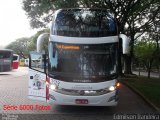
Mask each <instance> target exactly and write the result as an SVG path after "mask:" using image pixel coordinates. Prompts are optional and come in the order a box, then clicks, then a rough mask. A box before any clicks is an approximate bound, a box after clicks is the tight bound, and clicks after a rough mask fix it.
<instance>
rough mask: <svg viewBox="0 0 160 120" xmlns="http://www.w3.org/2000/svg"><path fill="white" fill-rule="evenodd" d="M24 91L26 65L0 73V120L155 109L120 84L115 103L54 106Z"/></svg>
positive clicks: (102, 119)
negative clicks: (33, 107)
mask: <svg viewBox="0 0 160 120" xmlns="http://www.w3.org/2000/svg"><path fill="white" fill-rule="evenodd" d="M27 92H28V68H26V67H20V68H19V69H18V70H15V71H12V72H7V73H0V113H1V115H0V120H1V118H2V120H5V119H4V118H5V117H6V116H7V115H12V114H13V115H14V116H12V117H16V120H75V119H76V120H106V119H115V115H119V114H120V115H125V114H136V115H137V114H151V113H155V111H154V110H153V108H151V107H150V106H149V105H148V104H147V103H146V102H145V101H143V100H142V99H141V98H140V97H139V96H138V95H136V94H135V93H134V92H132V91H131V90H130V89H129V88H128V87H126V86H124V85H121V88H120V91H119V104H118V105H117V106H116V107H84V106H83V107H82V106H55V105H51V104H48V103H45V102H40V101H34V100H30V99H28V98H27ZM7 105H10V106H11V105H12V106H20V105H43V106H50V107H51V109H50V110H35V109H34V110H4V106H7ZM16 115H17V116H16ZM7 117H8V116H7Z"/></svg>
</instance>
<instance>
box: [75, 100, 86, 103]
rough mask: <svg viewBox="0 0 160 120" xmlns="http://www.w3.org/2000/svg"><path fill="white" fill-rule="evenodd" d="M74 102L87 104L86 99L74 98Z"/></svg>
mask: <svg viewBox="0 0 160 120" xmlns="http://www.w3.org/2000/svg"><path fill="white" fill-rule="evenodd" d="M75 102H76V104H88V100H87V99H76V100H75Z"/></svg>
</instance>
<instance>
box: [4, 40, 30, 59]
mask: <svg viewBox="0 0 160 120" xmlns="http://www.w3.org/2000/svg"><path fill="white" fill-rule="evenodd" d="M28 44H29V42H28V38H19V39H17V40H16V41H15V42H11V43H10V44H9V45H8V46H6V48H7V49H12V50H13V51H14V53H16V54H19V55H24V56H27V55H28V50H29V49H28Z"/></svg>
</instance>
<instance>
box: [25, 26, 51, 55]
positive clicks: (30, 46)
mask: <svg viewBox="0 0 160 120" xmlns="http://www.w3.org/2000/svg"><path fill="white" fill-rule="evenodd" d="M42 33H49V29H43V30H40V31H38V32H37V33H36V34H35V35H33V36H31V37H30V38H29V40H28V42H29V44H28V49H29V51H35V50H36V45H37V38H38V36H39V35H40V34H42ZM48 40H49V36H48V38H46V39H45V41H44V44H43V46H42V47H43V49H44V50H45V51H46V52H47V51H48Z"/></svg>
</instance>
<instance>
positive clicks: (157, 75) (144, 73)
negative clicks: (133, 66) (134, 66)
mask: <svg viewBox="0 0 160 120" xmlns="http://www.w3.org/2000/svg"><path fill="white" fill-rule="evenodd" d="M133 73H134V74H136V75H139V72H138V71H133ZM140 76H146V77H147V76H148V73H147V72H140ZM150 76H151V77H155V78H160V77H159V74H158V73H153V72H151V73H150Z"/></svg>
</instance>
